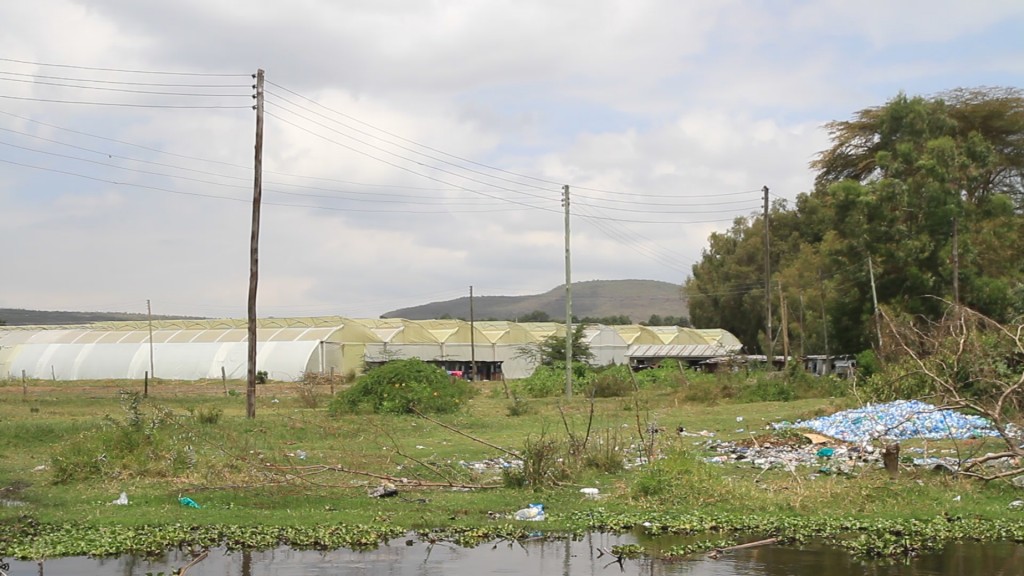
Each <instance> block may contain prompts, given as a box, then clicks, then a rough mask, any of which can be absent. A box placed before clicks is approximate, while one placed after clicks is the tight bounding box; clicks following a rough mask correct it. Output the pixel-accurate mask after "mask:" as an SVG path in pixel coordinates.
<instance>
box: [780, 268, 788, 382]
mask: <svg viewBox="0 0 1024 576" xmlns="http://www.w3.org/2000/svg"><path fill="white" fill-rule="evenodd" d="M779 312H780V313H781V314H782V324H781V325H780V326H779V330H781V331H782V361H783V362H785V363H789V311H788V310H787V309H786V294H785V293H784V292H783V291H782V280H779Z"/></svg>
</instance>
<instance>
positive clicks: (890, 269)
mask: <svg viewBox="0 0 1024 576" xmlns="http://www.w3.org/2000/svg"><path fill="white" fill-rule="evenodd" d="M828 130H829V134H830V137H831V139H832V145H831V146H830V147H829V148H828V149H826V150H824V151H822V152H821V153H820V154H819V155H818V157H817V158H816V159H815V160H814V161H813V162H812V164H811V165H812V167H813V168H814V169H816V170H817V177H816V179H815V183H814V189H813V190H812V191H811V192H810V193H806V194H801V195H800V196H799V197H798V198H797V203H796V207H795V210H788V209H786V207H785V206H779V205H775V206H773V209H772V211H771V213H770V215H769V223H770V230H771V236H772V249H771V254H770V258H771V264H772V266H771V267H772V290H773V291H775V290H779V292H780V293H779V294H776V295H773V327H774V326H779V320H780V314H779V309H780V308H781V306H780V302H782V301H784V302H786V306H787V309H789V310H790V311H793V310H797V309H798V310H799V313H800V316H799V320H798V321H796V323H794V314H792V313H791V314H790V315H789V319H788V320H789V326H788V328H789V333H790V335H791V340H792V335H793V334H794V333H795V334H796V336H797V338H798V339H799V343H800V344H801V345H805V351H806V352H808V353H811V352H819V353H820V352H824V346H825V341H826V339H827V340H828V342H829V345H828V347H829V348H830V351H831V352H836V351H846V352H855V351H858V350H860V349H864V348H867V347H868V346H870V345H871V344H872V343H873V341H874V339H875V337H874V328H873V313H874V310H873V304H872V289H871V281H870V277H869V267H868V261H869V259H870V262H871V264H872V265H873V268H874V272H875V289H876V291H877V295H878V300H879V302H880V304H883V305H886V306H889V307H891V308H892V309H894V310H896V311H898V312H906V313H912V314H922V315H924V316H926V317H930V318H934V317H937V316H938V315H939V314H941V312H942V310H943V305H942V303H941V302H940V300H938V299H937V298H935V297H938V298H944V299H947V300H952V299H953V298H954V296H957V297H958V299H959V301H960V302H961V303H963V304H966V305H968V306H970V307H972V308H974V309H976V310H978V311H980V312H981V313H983V314H986V315H988V316H990V317H992V318H994V319H996V320H997V321H998V320H1003V319H1006V318H1009V317H1012V316H1013V315H1015V314H1020V313H1021V312H1022V309H1024V298H1022V296H1024V258H1021V257H1020V256H1019V255H1018V249H1017V247H1018V246H1020V245H1021V242H1022V241H1024V221H1022V212H1024V93H1022V92H1021V91H1019V90H1016V89H1005V88H996V89H980V90H954V91H950V92H946V93H943V94H940V95H938V96H935V97H931V98H924V97H909V96H907V95H904V94H899V95H897V96H896V97H895V98H893V99H892V100H890V101H889V102H887V103H885V104H884V105H882V106H878V107H873V108H868V109H865V110H861V111H859V112H856V113H855V114H854V115H853V117H852V119H850V120H845V121H837V122H832V123H830V124H828ZM761 220H762V218H761V217H760V216H752V217H750V218H745V219H740V220H738V221H737V222H735V223H734V225H733V228H731V229H730V230H729V231H728V232H726V233H721V234H713V235H712V236H711V237H710V238H709V243H708V244H709V245H708V248H707V249H706V250H705V252H704V255H703V257H702V259H701V261H700V262H699V263H698V264H697V265H695V266H694V269H693V276H692V277H691V278H690V279H689V280H688V281H687V283H686V286H685V289H686V292H687V295H688V296H689V301H690V316H691V319H692V320H693V322H694V325H696V326H699V327H700V326H705V327H706V326H717V327H722V328H726V329H728V330H730V331H732V332H733V333H734V334H736V335H737V336H738V337H739V338H740V339H741V340H742V341H743V342H744V343H745V344H746V345H747V346H748V347H753V346H754V345H755V344H756V345H759V347H761V348H762V349H763V346H764V344H765V343H766V340H765V335H764V334H763V328H762V327H763V326H764V288H763V286H764V264H763V263H764V247H763V233H764V223H763V222H761ZM777 284H781V290H780V288H779V287H778V285H777ZM954 286H955V287H956V292H957V294H954ZM811 302H813V303H814V305H808V304H809V303H811ZM797 307H799V308H797ZM773 331H774V330H773ZM772 337H773V338H776V341H777V338H778V335H777V334H773V335H772ZM777 349H778V348H776V350H777Z"/></svg>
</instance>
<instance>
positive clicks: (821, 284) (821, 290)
mask: <svg viewBox="0 0 1024 576" xmlns="http://www.w3.org/2000/svg"><path fill="white" fill-rule="evenodd" d="M818 295H819V296H820V298H821V331H822V333H823V335H824V337H825V362H829V359H828V317H827V316H826V314H825V278H824V277H823V276H822V274H821V268H818Z"/></svg>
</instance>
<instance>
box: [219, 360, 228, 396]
mask: <svg viewBox="0 0 1024 576" xmlns="http://www.w3.org/2000/svg"><path fill="white" fill-rule="evenodd" d="M220 381H221V382H222V383H223V384H224V395H225V396H227V395H228V371H227V370H225V369H224V367H223V366H221V367H220Z"/></svg>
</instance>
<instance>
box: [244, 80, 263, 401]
mask: <svg viewBox="0 0 1024 576" xmlns="http://www.w3.org/2000/svg"><path fill="white" fill-rule="evenodd" d="M253 164H254V166H253V172H254V175H253V184H252V229H251V235H250V239H249V302H248V316H249V354H248V363H249V370H248V382H247V383H246V387H245V415H246V417H247V418H255V417H256V286H257V282H258V278H259V243H260V199H261V198H262V196H263V69H262V68H261V69H259V70H257V71H256V156H255V161H254V162H253Z"/></svg>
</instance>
